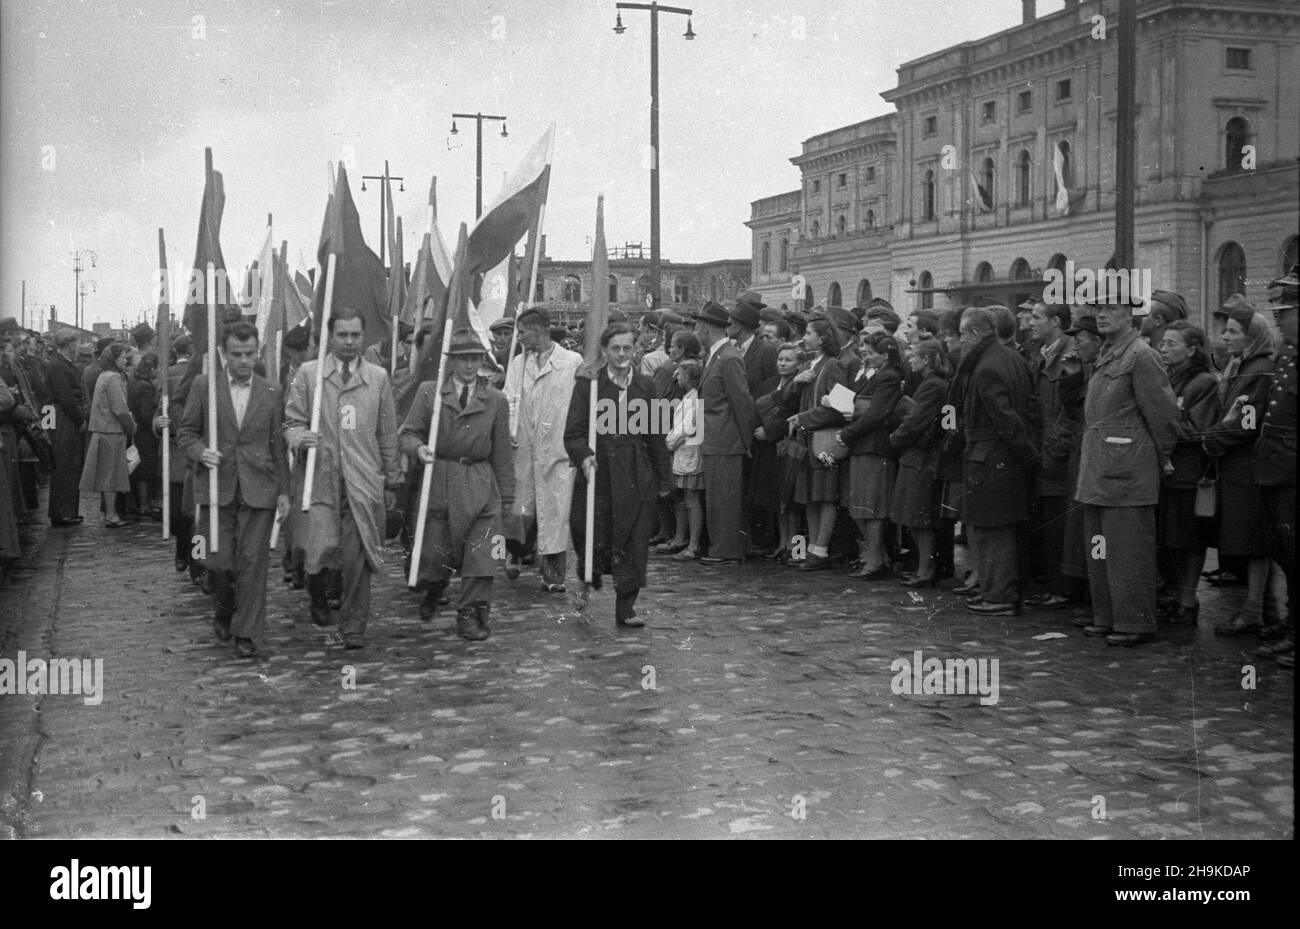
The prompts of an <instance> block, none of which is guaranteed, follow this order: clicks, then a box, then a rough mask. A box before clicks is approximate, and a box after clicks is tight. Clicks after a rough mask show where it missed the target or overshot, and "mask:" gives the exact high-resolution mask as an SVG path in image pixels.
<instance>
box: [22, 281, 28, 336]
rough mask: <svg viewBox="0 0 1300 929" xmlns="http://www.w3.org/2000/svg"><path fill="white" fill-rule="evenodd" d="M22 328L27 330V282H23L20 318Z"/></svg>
mask: <svg viewBox="0 0 1300 929" xmlns="http://www.w3.org/2000/svg"><path fill="white" fill-rule="evenodd" d="M22 326H23V328H24V329H26V328H27V282H26V281H23V316H22Z"/></svg>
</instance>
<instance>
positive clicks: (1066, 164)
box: [1052, 141, 1087, 216]
mask: <svg viewBox="0 0 1300 929" xmlns="http://www.w3.org/2000/svg"><path fill="white" fill-rule="evenodd" d="M1067 144H1068V143H1066V142H1064V141H1061V142H1057V143H1056V144H1055V145H1053V146H1052V171H1053V173H1055V175H1056V201H1055V203H1054V204H1053V205H1054V206H1055V207H1056V212H1057V213H1058V214H1060V215H1061V216H1069V215H1070V213H1072V212H1073V211H1074V210H1076V209H1078V207H1079V206H1080V205H1081V204H1082V203H1083V199H1084V197H1085V196H1086V195H1087V191H1085V190H1078V189H1076V188H1075V186H1074V165H1073V164H1071V161H1070V155H1069V153H1068V151H1067V149H1066V148H1063V147H1062V146H1064V145H1067Z"/></svg>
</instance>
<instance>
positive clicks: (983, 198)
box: [970, 171, 993, 213]
mask: <svg viewBox="0 0 1300 929" xmlns="http://www.w3.org/2000/svg"><path fill="white" fill-rule="evenodd" d="M970 186H971V190H972V191H974V193H975V196H974V197H972V198H971V199H972V200H974V201H975V211H976V212H978V213H992V212H993V193H992V191H990V190H989V189H988V188H987V187H985V186H984V185H983V184H981V183H980V182H979V178H977V177H976V176H975V172H973V171H972V172H970Z"/></svg>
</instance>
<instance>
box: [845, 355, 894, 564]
mask: <svg viewBox="0 0 1300 929" xmlns="http://www.w3.org/2000/svg"><path fill="white" fill-rule="evenodd" d="M861 350H862V366H861V367H860V368H859V369H858V373H857V375H856V376H855V378H854V380H853V382H852V383H851V384H849V385H848V386H849V387H851V388H853V390H854V392H855V394H856V396H855V398H854V413H855V416H854V418H853V421H852V422H851V423H849V425H848V426H846V427H845V428H843V429H842V430H840V433H839V435H838V436H837V438H838V440H839V441H840V442H841V443H843V444H844V445H847V446H849V447H850V448H851V449H852V457H851V458H850V459H849V461H850V464H849V487H848V495H847V500H843V499H842V500H841V502H846V503H847V504H848V508H849V515H850V516H851V517H853V521H854V522H855V523H857V525H858V531H859V532H860V533H861V534H862V542H861V558H860V562H861V563H860V565H859V567H858V568H857V570H855V571H852V572H851V573H850V574H849V577H860V578H862V579H863V580H867V581H873V580H879V579H881V578H884V577H888V576H889V573H890V568H889V563H888V559H887V558H886V556H885V546H884V536H885V520H886V519H887V518H888V517H889V504H890V500H891V498H892V497H893V494H894V473H895V471H896V469H897V461H896V460H895V457H894V456H895V454H896V453H895V451H894V448H893V446H892V445H890V442H889V433H890V431H891V430H892V428H893V426H894V425H895V421H894V408H895V407H897V406H898V400H899V397H901V396H902V390H903V372H902V369H901V365H900V364H899V357H898V341H897V340H896V339H895V338H894V337H893V336H892V335H890V334H889V333H888V332H872V333H864V334H863V336H862V340H861Z"/></svg>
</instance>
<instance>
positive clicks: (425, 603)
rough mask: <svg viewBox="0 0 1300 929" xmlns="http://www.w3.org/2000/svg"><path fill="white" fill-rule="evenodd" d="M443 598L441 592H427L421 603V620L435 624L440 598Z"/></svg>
mask: <svg viewBox="0 0 1300 929" xmlns="http://www.w3.org/2000/svg"><path fill="white" fill-rule="evenodd" d="M440 596H442V591H441V590H426V591H425V592H424V599H423V600H421V601H420V619H422V620H424V621H425V622H426V623H429V622H433V620H434V619H436V618H437V616H438V598H439V597H440Z"/></svg>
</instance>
